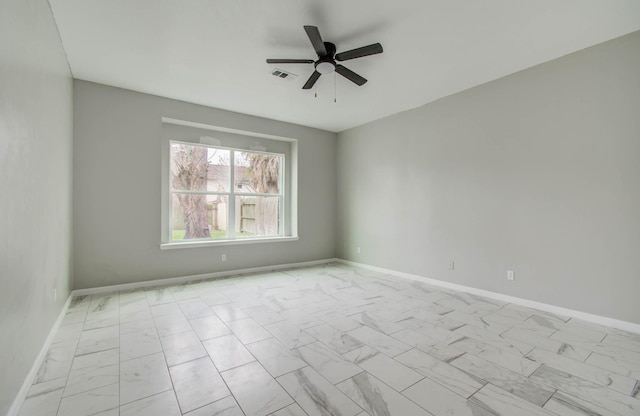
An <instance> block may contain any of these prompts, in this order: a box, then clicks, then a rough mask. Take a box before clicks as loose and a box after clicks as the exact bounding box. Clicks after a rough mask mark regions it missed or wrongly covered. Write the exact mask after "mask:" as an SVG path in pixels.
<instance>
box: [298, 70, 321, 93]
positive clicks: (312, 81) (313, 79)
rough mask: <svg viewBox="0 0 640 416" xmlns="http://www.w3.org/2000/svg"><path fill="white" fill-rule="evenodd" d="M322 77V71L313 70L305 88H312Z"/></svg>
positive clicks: (303, 87)
mask: <svg viewBox="0 0 640 416" xmlns="http://www.w3.org/2000/svg"><path fill="white" fill-rule="evenodd" d="M318 78H320V72H318V71H313V74H311V76H310V77H309V79H308V80H307V82H306V83H305V84H304V85H303V86H302V89H303V90H310V89H311V88H313V86H314V85H315V83H316V81H317V80H318Z"/></svg>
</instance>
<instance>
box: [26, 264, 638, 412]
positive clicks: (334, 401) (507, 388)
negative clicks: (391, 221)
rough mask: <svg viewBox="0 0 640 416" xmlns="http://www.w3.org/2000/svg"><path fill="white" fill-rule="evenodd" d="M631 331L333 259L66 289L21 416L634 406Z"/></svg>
mask: <svg viewBox="0 0 640 416" xmlns="http://www.w3.org/2000/svg"><path fill="white" fill-rule="evenodd" d="M639 379H640V335H638V334H633V333H628V332H625V331H621V330H617V329H613V328H608V327H604V326H600V325H596V324H592V323H588V322H584V321H579V320H576V319H573V318H568V317H563V316H556V315H553V314H550V313H547V312H543V311H539V310H534V309H529V308H525V307H522V306H518V305H514V304H506V303H502V302H498V301H495V300H491V299H486V298H482V297H478V296H473V295H469V294H467V293H462V292H454V291H449V290H445V289H442V288H438V287H434V286H429V285H427V284H424V283H421V282H416V281H412V280H407V279H403V278H399V277H394V276H391V275H387V274H383V273H379V272H372V271H368V270H364V269H360V268H356V267H351V266H347V265H343V264H328V265H323V266H317V267H308V268H299V269H291V270H285V271H277V272H269V273H259V274H251V275H240V276H234V277H231V278H226V279H218V280H209V281H199V282H192V283H188V284H183V285H177V286H166V287H153V288H145V289H139V290H133V291H123V292H116V293H109V294H99V295H90V296H78V297H76V298H74V299H73V300H72V302H71V305H70V307H69V310H68V312H67V313H66V316H65V318H64V321H63V323H62V325H61V326H60V328H59V330H58V332H57V334H56V336H55V339H54V341H53V343H52V345H51V347H50V349H49V351H48V354H47V357H46V360H45V362H44V363H43V364H42V366H41V368H40V370H39V372H38V374H37V377H36V379H35V381H34V384H33V385H32V387H31V390H30V391H29V394H28V397H27V399H26V400H25V402H24V404H23V406H22V409H21V412H20V415H21V416H56V415H57V416H76V415H77V416H81V415H100V416H117V415H120V416H128V415H143V416H146V415H150V416H151V415H153V416H155V415H166V416H173V415H185V416H213V415H216V416H242V415H245V416H266V415H273V416H301V415H308V416H330V415H331V416H366V415H370V416H396V415H397V416H414V415H415V416H429V415H434V416H443V415H463V416H488V415H505V416H520V415H523V416H524V415H527V416H529V415H548V416H553V415H556V416H576V415H590V416H593V415H617V416H631V415H640V382H639V381H638V380H639Z"/></svg>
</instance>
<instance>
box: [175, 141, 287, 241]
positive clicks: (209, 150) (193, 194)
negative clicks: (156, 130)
mask: <svg viewBox="0 0 640 416" xmlns="http://www.w3.org/2000/svg"><path fill="white" fill-rule="evenodd" d="M284 166H285V155H284V154H280V153H269V152H264V151H255V150H245V149H237V148H228V147H220V146H212V145H207V144H198V143H190V142H182V141H174V140H171V141H169V169H168V171H169V172H168V173H169V181H168V182H169V199H170V204H169V210H170V212H169V232H170V236H169V242H179V241H186V240H235V239H247V238H264V237H278V236H283V235H284V214H285V200H284V190H285V189H286V187H285V181H284V179H285V175H284Z"/></svg>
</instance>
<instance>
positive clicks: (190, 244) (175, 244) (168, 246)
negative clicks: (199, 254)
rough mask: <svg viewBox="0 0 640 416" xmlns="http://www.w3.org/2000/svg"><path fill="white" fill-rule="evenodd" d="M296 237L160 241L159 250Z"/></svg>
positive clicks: (291, 239) (284, 240) (281, 240)
mask: <svg viewBox="0 0 640 416" xmlns="http://www.w3.org/2000/svg"><path fill="white" fill-rule="evenodd" d="M298 239H299V238H298V237H292V236H287V237H265V238H242V239H240V238H239V239H237V240H200V241H184V242H183V241H181V242H173V243H161V244H160V250H175V249H181V248H200V247H214V246H233V245H239V244H260V243H284V242H288V241H298Z"/></svg>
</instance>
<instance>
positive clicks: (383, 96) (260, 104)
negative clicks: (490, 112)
mask: <svg viewBox="0 0 640 416" xmlns="http://www.w3.org/2000/svg"><path fill="white" fill-rule="evenodd" d="M49 2H50V4H51V7H52V9H53V12H54V16H55V19H56V22H57V24H58V28H59V31H60V36H61V38H62V42H63V45H64V47H65V50H66V53H67V56H68V59H69V64H70V65H71V70H72V72H73V75H74V77H75V78H79V79H84V80H89V81H94V82H98V83H102V84H108V85H113V86H117V87H122V88H128V89H131V90H135V91H141V92H145V93H150V94H155V95H159V96H164V97H169V98H174V99H178V100H184V101H188V102H192V103H197V104H203V105H207V106H211V107H217V108H222V109H226V110H231V111H237V112H241V113H246V114H252V115H257V116H262V117H267V118H271V119H276V120H282V121H287V122H291V123H296V124H301V125H305V126H311V127H317V128H320V129H324V130H329V131H334V132H338V131H342V130H345V129H348V128H351V127H355V126H358V125H361V124H363V123H366V122H369V121H372V120H375V119H378V118H381V117H384V116H387V115H390V114H394V113H397V112H400V111H403V110H407V109H410V108H414V107H417V106H420V105H423V104H426V103H428V102H431V101H434V100H437V99H439V98H441V97H445V96H447V95H450V94H453V93H456V92H459V91H462V90H465V89H467V88H470V87H473V86H476V85H479V84H482V83H485V82H487V81H491V80H494V79H496V78H499V77H502V76H505V75H508V74H511V73H514V72H516V71H519V70H522V69H525V68H528V67H531V66H534V65H537V64H540V63H542V62H546V61H549V60H551V59H554V58H558V57H560V56H563V55H566V54H569V53H571V52H574V51H577V50H580V49H583V48H586V47H589V46H592V45H595V44H598V43H601V42H604V41H606V40H609V39H613V38H615V37H618V36H622V35H624V34H627V33H630V32H633V31H636V30H640V1H638V0H535V1H534V0H482V1H478V0H393V1H392V0H49ZM303 25H314V26H318V27H319V29H320V33H321V34H322V37H323V39H324V40H325V41H330V42H333V43H335V44H336V46H337V49H338V52H340V51H345V50H350V49H353V48H357V47H360V46H364V45H368V44H371V43H375V42H380V43H382V45H383V47H384V53H383V54H380V55H373V56H368V57H364V58H359V59H355V60H350V61H345V62H343V64H344V65H345V66H347V67H348V68H350V69H351V70H353V71H355V72H357V73H359V74H360V75H362V76H364V77H365V78H367V79H368V80H369V82H368V83H367V84H365V85H364V86H362V87H358V86H356V85H355V84H353V83H351V82H350V81H348V80H346V79H344V78H342V77H341V76H339V75H338V76H337V77H335V87H336V90H337V102H335V103H334V76H333V75H326V76H323V77H322V78H320V80H319V81H318V83H317V88H316V90H317V98H315V97H314V93H315V92H316V91H315V90H307V91H304V90H302V89H301V87H302V85H303V84H304V83H305V81H306V79H307V78H308V77H309V75H310V74H311V73H312V72H313V66H312V65H299V64H293V65H292V64H289V65H268V64H266V63H265V59H266V58H303V59H316V56H315V53H314V50H313V48H312V46H311V44H310V42H309V39H308V38H307V35H306V33H305V32H304V30H303V28H302V27H303ZM274 67H279V68H281V69H285V70H288V71H290V72H293V73H295V74H297V75H298V77H297V78H296V79H295V80H294V81H287V80H282V79H278V78H276V77H274V76H273V75H271V70H272V69H273V68H274Z"/></svg>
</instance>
